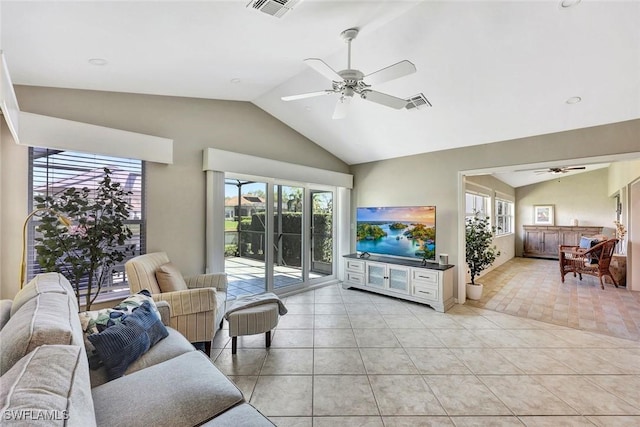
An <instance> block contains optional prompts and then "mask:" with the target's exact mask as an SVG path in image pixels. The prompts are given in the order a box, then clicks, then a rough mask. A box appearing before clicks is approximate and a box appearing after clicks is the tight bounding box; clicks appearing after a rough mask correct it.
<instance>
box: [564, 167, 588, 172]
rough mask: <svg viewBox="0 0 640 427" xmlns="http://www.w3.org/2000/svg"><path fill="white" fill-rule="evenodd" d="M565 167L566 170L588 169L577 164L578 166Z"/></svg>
mask: <svg viewBox="0 0 640 427" xmlns="http://www.w3.org/2000/svg"><path fill="white" fill-rule="evenodd" d="M563 169H564V170H566V171H578V170H583V169H586V167H585V166H576V167H573V168H563Z"/></svg>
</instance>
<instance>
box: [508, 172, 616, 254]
mask: <svg viewBox="0 0 640 427" xmlns="http://www.w3.org/2000/svg"><path fill="white" fill-rule="evenodd" d="M608 177H609V172H608V170H607V168H603V169H597V170H595V171H593V172H585V173H581V174H577V175H571V176H567V177H558V178H557V179H553V180H550V181H545V182H541V183H538V184H532V185H525V186H523V187H519V188H517V189H516V197H517V201H518V203H517V205H516V212H517V213H516V230H517V231H518V237H517V239H516V254H517V255H518V256H522V250H523V238H524V232H523V231H522V226H523V225H531V224H533V206H534V205H554V211H555V225H572V221H573V219H577V220H578V225H588V226H602V227H605V228H606V229H605V234H607V235H611V234H612V232H613V231H614V230H613V227H614V224H613V221H614V220H615V219H616V216H615V203H614V199H612V198H611V197H609V196H608Z"/></svg>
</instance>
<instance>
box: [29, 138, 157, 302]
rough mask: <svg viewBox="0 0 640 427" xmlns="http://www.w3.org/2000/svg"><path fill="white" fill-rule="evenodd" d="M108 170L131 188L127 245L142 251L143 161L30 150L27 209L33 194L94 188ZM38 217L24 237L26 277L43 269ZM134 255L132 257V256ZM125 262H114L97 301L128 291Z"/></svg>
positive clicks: (143, 220)
mask: <svg viewBox="0 0 640 427" xmlns="http://www.w3.org/2000/svg"><path fill="white" fill-rule="evenodd" d="M105 167H106V168H108V169H109V170H111V172H112V173H111V179H112V180H113V181H114V182H119V183H120V184H121V186H122V188H123V189H124V190H125V191H131V192H132V194H131V195H130V200H129V202H130V203H131V206H132V210H131V215H130V217H129V220H128V221H127V225H128V226H129V228H130V229H131V231H132V232H133V236H132V238H131V240H130V241H129V242H127V244H134V245H135V247H136V253H135V255H138V254H140V253H144V252H145V240H146V239H145V207H144V200H145V198H144V162H142V161H141V160H134V159H124V158H118V157H109V156H102V155H96V154H86V153H77V152H71V151H61V150H53V149H48V148H35V147H33V148H30V149H29V189H30V192H31V194H29V210H30V211H32V210H33V209H34V206H35V201H34V197H35V196H38V195H41V196H55V195H56V194H60V193H62V192H64V191H65V190H66V189H67V188H70V187H75V188H78V189H81V188H84V187H88V188H89V189H95V188H97V186H98V183H99V182H100V180H102V178H103V176H104V170H103V169H104V168H105ZM37 226H38V217H37V216H34V217H32V219H31V221H30V223H29V225H28V236H27V280H30V279H31V278H33V277H34V276H35V275H36V274H38V273H40V272H42V269H41V268H40V266H39V264H38V261H37V258H36V250H35V243H36V242H35V240H34V239H35V237H36V233H37V232H36V228H37ZM135 255H133V256H135ZM124 262H126V260H125V261H123V262H122V264H120V265H116V266H115V267H114V269H113V274H112V275H111V276H110V277H109V278H108V279H107V280H106V281H105V283H104V284H103V287H102V290H101V292H100V296H99V297H98V299H97V301H100V300H106V299H111V298H114V299H115V298H119V297H120V296H122V295H123V294H128V293H129V285H128V283H127V282H126V278H125V274H124Z"/></svg>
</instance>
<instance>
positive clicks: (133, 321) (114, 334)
mask: <svg viewBox="0 0 640 427" xmlns="http://www.w3.org/2000/svg"><path fill="white" fill-rule="evenodd" d="M167 335H168V332H167V328H165V326H164V325H163V324H162V321H161V320H160V316H158V314H157V313H154V312H153V309H152V308H151V304H150V303H149V301H145V302H144V303H142V305H141V306H140V307H138V308H137V309H136V310H135V311H134V312H133V313H131V314H129V315H127V316H126V317H125V318H124V320H122V322H121V323H119V324H116V325H113V326H111V327H109V328H107V329H105V330H103V331H102V332H100V333H99V334H92V335H89V336H88V339H89V341H90V342H91V343H92V344H93V346H94V347H95V348H96V351H97V352H98V355H99V356H100V359H101V360H102V362H104V364H105V366H106V368H107V374H108V377H109V380H112V379H115V378H119V377H121V376H122V375H124V373H125V371H126V370H127V368H128V367H129V365H130V364H131V363H133V362H134V361H136V360H137V359H138V358H139V357H140V356H142V355H143V354H144V353H145V352H147V350H149V349H150V348H151V347H153V346H154V345H155V344H156V343H157V342H158V341H160V340H161V339H162V338H165V337H166V336H167Z"/></svg>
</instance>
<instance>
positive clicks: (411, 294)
mask: <svg viewBox="0 0 640 427" xmlns="http://www.w3.org/2000/svg"><path fill="white" fill-rule="evenodd" d="M344 258H345V264H344V282H343V283H342V286H343V288H345V289H347V288H358V289H365V290H367V291H371V292H377V293H379V294H384V295H390V296H394V297H396V298H402V299H406V300H410V301H415V302H419V303H422V304H428V305H430V306H431V307H433V308H434V309H435V310H436V311H439V312H441V313H444V312H445V311H446V310H448V309H450V308H451V307H452V306H453V304H454V302H453V265H450V264H447V265H440V264H437V263H426V265H422V262H421V261H419V260H410V259H406V260H404V259H399V258H392V257H385V256H376V255H370V256H367V257H364V258H361V257H360V256H359V255H357V254H350V255H345V256H344Z"/></svg>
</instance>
